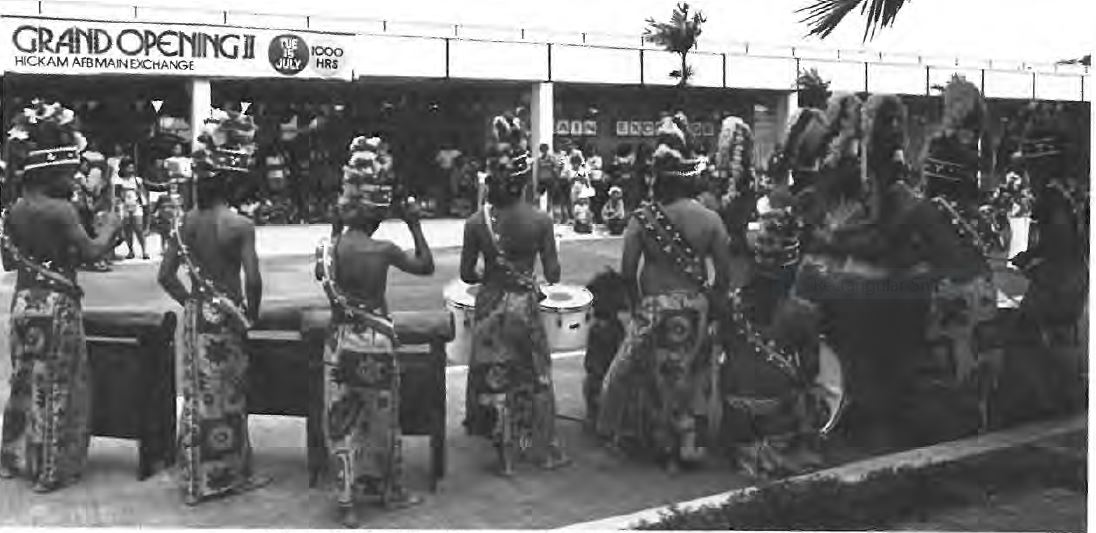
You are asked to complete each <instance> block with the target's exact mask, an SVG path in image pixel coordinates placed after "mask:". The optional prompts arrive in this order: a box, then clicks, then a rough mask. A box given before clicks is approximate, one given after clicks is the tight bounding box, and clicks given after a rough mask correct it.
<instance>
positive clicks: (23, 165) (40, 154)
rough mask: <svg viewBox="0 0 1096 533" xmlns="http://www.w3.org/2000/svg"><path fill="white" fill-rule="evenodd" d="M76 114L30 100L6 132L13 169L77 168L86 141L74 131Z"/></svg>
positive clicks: (69, 110) (43, 102) (59, 106)
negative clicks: (28, 104) (12, 156)
mask: <svg viewBox="0 0 1096 533" xmlns="http://www.w3.org/2000/svg"><path fill="white" fill-rule="evenodd" d="M77 125H78V124H77V120H76V113H75V112H74V111H73V110H71V109H68V108H66V107H64V106H62V105H61V104H59V103H56V102H54V103H52V104H47V103H46V102H45V100H34V101H33V102H31V106H30V107H28V108H26V109H23V112H22V113H20V114H17V115H15V118H14V119H13V120H12V127H11V129H10V130H8V140H9V141H10V142H11V145H12V153H13V155H14V162H16V164H15V168H17V169H21V170H22V171H23V172H30V171H33V170H38V169H43V168H55V167H66V166H73V167H74V166H77V165H79V164H80V153H81V152H83V151H84V149H86V148H87V145H88V143H87V139H85V138H84V136H83V134H81V133H80V131H79V130H78V129H77Z"/></svg>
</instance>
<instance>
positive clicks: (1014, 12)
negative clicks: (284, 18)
mask: <svg viewBox="0 0 1096 533" xmlns="http://www.w3.org/2000/svg"><path fill="white" fill-rule="evenodd" d="M46 1H57V2H59V1H61V0H46ZM103 1H105V2H109V3H125V4H137V5H149V6H153V5H176V6H178V5H179V1H178V0H103ZM811 1H812V0H694V1H692V2H690V5H692V6H694V7H695V8H699V9H701V10H702V11H704V12H705V14H706V15H707V17H708V22H707V24H706V25H705V26H704V34H703V35H702V37H701V39H702V41H703V40H704V39H710V40H712V41H714V42H719V41H748V42H757V43H770V44H786V45H793V46H794V45H799V46H803V45H809V44H815V45H819V44H821V45H822V46H825V47H834V48H842V49H850V48H851V49H855V48H860V47H866V48H869V49H872V50H875V51H883V52H888V51H889V52H895V53H899V52H907V53H919V54H924V55H944V56H954V55H957V54H958V55H962V56H964V57H973V58H987V59H1012V60H1029V61H1054V60H1058V59H1063V58H1072V57H1080V56H1083V55H1085V54H1087V53H1091V52H1092V50H1094V49H1096V2H1093V1H1092V0H1039V1H1038V2H1030V1H1029V2H1020V1H1018V0H910V1H909V2H908V3H907V5H906V6H905V7H904V8H903V10H902V12H901V13H900V14H899V17H898V20H897V23H896V24H895V25H894V26H892V27H890V28H887V29H884V30H882V31H881V32H880V33H879V34H877V36H876V37H875V39H874V40H873V41H871V42H869V43H867V44H863V43H862V39H861V38H862V36H863V29H864V22H863V18H862V17H860V16H859V13H858V11H854V13H853V14H850V16H849V17H848V18H847V19H846V21H845V22H844V23H843V24H842V26H841V27H839V28H838V30H837V31H836V32H835V33H834V34H833V35H831V36H830V37H829V38H827V39H826V41H825V42H819V41H818V40H817V39H813V38H812V39H809V40H805V39H804V38H803V36H804V35H805V34H806V26H805V25H804V24H802V23H801V22H799V19H800V18H801V15H800V14H797V13H795V11H796V9H799V8H802V7H805V6H806V5H808V4H809V3H811ZM675 3H676V2H675V0H612V1H609V0H539V1H530V0H448V1H446V0H396V1H384V2H380V1H376V0H356V1H353V0H308V1H307V2H301V1H299V0H233V1H232V2H231V6H232V9H233V10H240V11H251V12H274V13H287V14H289V13H291V14H316V15H335V16H353V17H368V18H376V19H389V20H404V21H415V22H445V23H457V24H487V25H499V26H513V27H538V28H552V29H559V30H566V31H574V32H582V31H588V32H600V33H621V34H636V35H638V34H639V33H641V32H642V31H643V28H644V20H645V19H646V18H648V17H655V18H657V19H668V18H669V15H670V13H671V12H672V10H673V6H674V4H675ZM186 5H188V6H195V7H198V6H201V7H209V8H211V9H216V10H221V9H225V5H226V4H225V2H223V1H214V0H188V1H187V2H186Z"/></svg>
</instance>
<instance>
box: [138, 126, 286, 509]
mask: <svg viewBox="0 0 1096 533" xmlns="http://www.w3.org/2000/svg"><path fill="white" fill-rule="evenodd" d="M227 153H228V152H225V151H222V150H220V149H218V148H217V147H213V146H210V147H208V148H207V149H202V150H197V151H195V153H194V155H193V157H194V160H195V165H194V174H195V179H196V180H197V207H196V208H194V209H192V210H190V211H189V212H188V213H186V215H185V216H184V217H183V219H182V221H181V225H180V226H179V227H178V228H177V230H176V232H175V236H174V238H172V239H171V240H170V242H169V245H168V248H167V250H166V252H165V253H164V260H163V263H162V264H161V265H160V274H159V281H160V285H161V286H162V287H163V288H164V290H165V291H167V293H168V294H169V295H171V297H172V298H173V299H174V300H175V301H177V302H179V304H181V305H182V306H183V307H184V319H183V328H184V330H183V335H184V336H183V342H182V343H180V344H179V346H178V349H177V352H176V353H177V355H178V357H179V358H180V359H181V368H182V369H183V370H182V375H181V376H180V380H179V381H180V386H181V389H182V394H183V400H184V406H183V414H182V419H181V420H180V430H179V441H180V450H179V454H180V459H181V464H180V469H181V474H182V475H181V476H180V477H181V479H180V481H181V482H182V489H183V498H184V501H185V502H186V504H187V505H196V504H197V503H199V502H200V501H202V500H205V499H209V498H213V497H217V496H224V495H228V494H233V493H240V492H244V491H247V490H251V489H254V488H258V487H259V486H262V485H264V484H266V483H268V482H269V481H270V480H269V479H253V478H252V472H251V445H250V442H249V440H248V433H247V405H246V398H247V391H246V386H247V382H246V375H247V364H248V358H247V352H246V351H245V342H246V341H247V330H248V328H249V327H250V326H251V324H253V323H254V322H255V321H256V320H257V319H258V317H259V305H260V303H261V300H262V292H263V282H262V277H261V275H260V273H259V258H258V255H257V254H256V252H255V226H254V225H253V223H252V222H251V221H250V220H249V219H247V218H245V217H243V216H240V215H237V214H236V213H234V212H233V211H232V210H231V209H230V208H229V207H228V202H227V196H228V191H230V190H232V189H231V185H232V184H231V183H229V182H230V181H231V180H233V179H235V178H236V177H238V176H239V175H240V171H241V170H243V169H246V166H247V165H246V163H245V162H242V161H240V160H234V159H233V156H232V155H226V154H227ZM181 265H185V266H186V267H187V269H188V270H189V271H190V275H189V277H190V281H191V283H190V287H191V289H190V290H187V288H186V287H184V286H183V284H182V283H181V282H180V281H179V277H178V275H177V273H178V270H179V267H180V266H181ZM241 270H243V273H244V278H245V282H244V283H243V284H242V285H241V283H240V271H241ZM245 294H246V296H247V299H246V304H245V301H244V295H245Z"/></svg>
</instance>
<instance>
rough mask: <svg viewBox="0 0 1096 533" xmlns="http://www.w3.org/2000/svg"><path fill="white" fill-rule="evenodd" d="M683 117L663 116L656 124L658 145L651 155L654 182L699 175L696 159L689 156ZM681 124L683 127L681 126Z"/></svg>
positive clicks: (685, 124) (686, 124)
mask: <svg viewBox="0 0 1096 533" xmlns="http://www.w3.org/2000/svg"><path fill="white" fill-rule="evenodd" d="M683 119H684V117H683V116H682V117H677V118H676V119H675V117H665V118H663V119H662V121H661V122H660V123H659V125H658V131H657V132H656V135H657V137H658V147H657V148H656V149H655V153H654V155H653V156H652V157H653V159H654V164H653V170H654V173H655V180H656V182H657V181H659V180H693V179H696V178H697V177H699V176H700V174H701V171H702V169H701V167H700V164H699V162H698V161H696V160H694V159H692V158H690V155H691V152H690V147H689V145H688V137H686V133H685V132H686V131H687V127H688V123H687V122H685V123H684V124H683ZM682 125H684V126H685V128H682Z"/></svg>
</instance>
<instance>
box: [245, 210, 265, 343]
mask: <svg viewBox="0 0 1096 533" xmlns="http://www.w3.org/2000/svg"><path fill="white" fill-rule="evenodd" d="M240 220H241V227H242V230H243V231H242V235H241V237H242V239H241V241H240V257H241V258H242V259H243V268H244V291H245V292H246V293H247V315H248V316H247V318H248V319H249V320H251V323H252V324H254V323H256V322H258V320H259V307H260V306H261V305H262V301H263V275H262V273H260V272H259V253H258V252H257V251H256V250H255V223H254V222H252V221H251V220H250V219H248V218H244V217H240Z"/></svg>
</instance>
